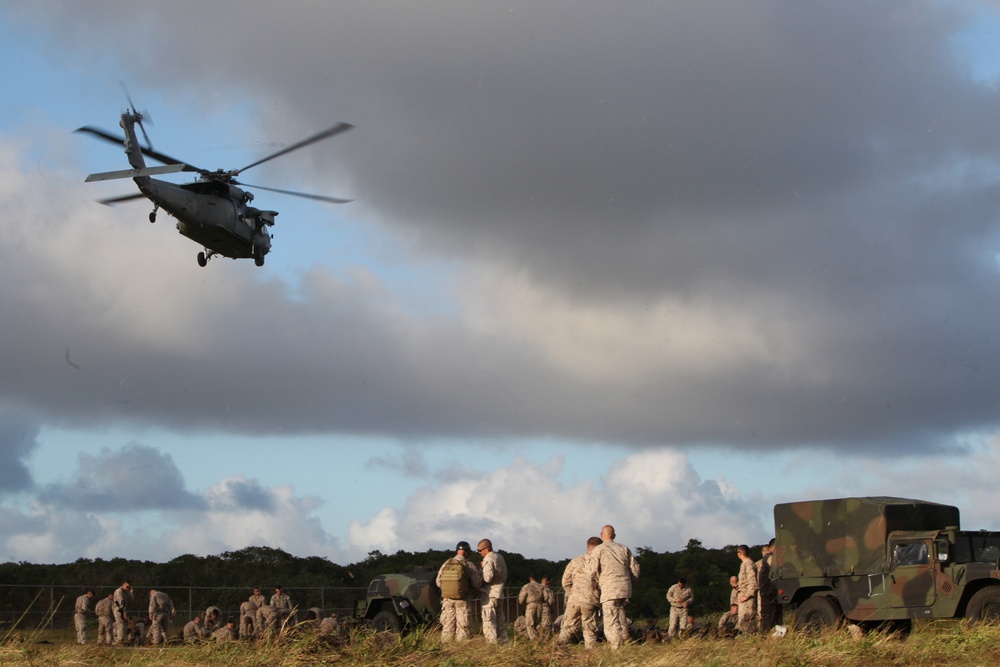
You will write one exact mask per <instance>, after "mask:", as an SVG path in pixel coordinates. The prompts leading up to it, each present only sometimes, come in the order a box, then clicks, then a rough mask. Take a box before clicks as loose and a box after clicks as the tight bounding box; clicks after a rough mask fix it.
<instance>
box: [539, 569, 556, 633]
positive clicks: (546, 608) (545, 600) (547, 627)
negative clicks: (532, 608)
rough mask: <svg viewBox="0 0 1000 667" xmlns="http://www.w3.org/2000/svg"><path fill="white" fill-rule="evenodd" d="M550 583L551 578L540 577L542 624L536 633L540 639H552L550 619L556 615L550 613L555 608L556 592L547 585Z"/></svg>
mask: <svg viewBox="0 0 1000 667" xmlns="http://www.w3.org/2000/svg"><path fill="white" fill-rule="evenodd" d="M551 583H552V580H551V579H550V578H548V577H542V624H541V626H540V627H539V630H538V635H539V636H540V637H541V638H542V641H548V640H549V639H552V621H553V620H555V617H556V615H555V614H553V613H552V612H553V611H554V610H555V608H556V594H555V593H553V592H552V589H551V588H550V587H549V584H551Z"/></svg>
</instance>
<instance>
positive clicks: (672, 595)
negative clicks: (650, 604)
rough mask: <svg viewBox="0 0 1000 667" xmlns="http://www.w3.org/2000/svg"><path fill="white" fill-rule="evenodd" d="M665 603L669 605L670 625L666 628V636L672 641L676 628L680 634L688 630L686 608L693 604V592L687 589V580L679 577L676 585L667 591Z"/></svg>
mask: <svg viewBox="0 0 1000 667" xmlns="http://www.w3.org/2000/svg"><path fill="white" fill-rule="evenodd" d="M667 602H669V603H670V625H669V626H667V636H668V637H670V638H671V639H673V638H674V636H676V635H677V630H678V628H679V629H680V630H681V631H682V632H683V631H685V630H687V629H688V628H689V625H688V608H689V607H690V606H691V603H692V602H694V591H692V590H691V589H690V588H688V585H687V579H685V578H684V577H680V578H678V579H677V583H676V584H674V585H673V586H671V587H670V588H669V589H667Z"/></svg>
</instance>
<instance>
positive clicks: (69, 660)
mask: <svg viewBox="0 0 1000 667" xmlns="http://www.w3.org/2000/svg"><path fill="white" fill-rule="evenodd" d="M2 636H3V635H2V633H0V637H2ZM997 664H1000V627H998V626H982V627H973V628H970V627H968V626H966V625H965V624H963V623H958V622H938V623H926V624H921V625H919V626H918V627H917V628H916V629H915V630H914V631H913V633H912V634H911V635H910V636H909V637H908V638H906V639H901V638H899V637H898V636H895V635H886V634H879V633H872V634H868V635H865V636H864V637H862V638H860V639H854V638H852V637H851V635H850V634H849V633H848V632H847V631H846V630H841V631H836V632H829V633H826V634H823V635H819V636H816V637H807V636H803V635H795V634H791V633H790V634H789V635H788V636H787V637H784V638H782V639H776V638H770V637H740V638H737V639H715V638H706V639H701V638H688V639H683V640H677V641H673V642H670V643H665V644H635V645H630V646H626V647H625V648H623V649H621V650H618V651H612V650H610V649H609V648H608V647H607V646H604V645H601V646H599V647H598V648H597V649H595V650H590V651H588V650H585V649H584V648H583V647H582V646H558V645H556V644H554V643H545V644H538V643H533V642H528V641H511V642H508V643H507V644H504V645H501V646H491V645H488V644H486V643H485V642H484V641H483V640H482V638H481V637H479V638H475V639H473V640H470V641H468V642H464V643H461V644H442V643H441V641H440V634H439V633H438V632H437V631H434V630H431V631H426V632H416V633H412V634H409V635H406V636H404V637H396V636H393V635H387V634H376V633H372V632H368V631H353V632H352V633H351V634H349V635H343V636H340V637H332V638H331V637H328V636H319V635H316V634H302V635H300V636H297V637H286V638H281V639H278V640H275V641H271V642H266V643H259V644H250V643H244V642H234V643H230V644H212V643H208V644H200V645H196V646H188V645H183V644H175V645H170V646H167V647H164V648H151V647H144V648H131V647H126V648H109V647H100V646H93V645H87V646H77V645H76V644H75V643H74V638H73V633H72V632H71V631H42V632H36V633H34V634H33V635H31V637H30V638H29V637H28V636H20V637H18V636H17V635H12V636H11V637H8V638H7V641H5V642H4V643H3V644H2V645H0V667H7V666H8V665H10V666H20V665H25V666H28V667H46V666H49V665H94V666H98V665H129V666H134V667H147V666H148V667H153V666H156V667H160V666H166V667H187V666H193V665H219V666H220V667H221V666H225V667H258V666H259V667H264V666H272V665H282V666H284V665H289V666H296V665H303V666H305V665H310V666H311V665H317V666H318V665H344V666H352V665H387V666H390V667H411V666H415V667H423V666H431V665H435V666H437V665H446V666H449V667H461V666H465V665H468V666H472V665H490V667H527V666H529V665H560V666H562V665H565V666H568V667H598V666H608V667H611V666H615V667H617V666H622V667H627V666H630V665H677V666H682V665H683V666H684V667H691V666H692V665H706V666H710V667H729V666H732V667H747V666H748V665H754V666H756V665H774V666H782V667H798V666H806V665H810V666H811V665H828V666H831V667H854V666H857V667H861V666H865V667H867V666H868V665H894V666H901V665H915V666H916V665H919V666H921V667H925V666H932V665H948V666H954V665H959V666H960V665H990V666H991V667H992V666H993V665H997Z"/></svg>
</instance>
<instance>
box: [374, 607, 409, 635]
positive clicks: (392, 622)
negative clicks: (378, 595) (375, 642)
mask: <svg viewBox="0 0 1000 667" xmlns="http://www.w3.org/2000/svg"><path fill="white" fill-rule="evenodd" d="M371 625H372V628H373V629H374V630H376V631H377V632H395V633H397V634H398V633H399V631H400V630H402V629H403V624H402V623H400V622H399V617H398V616H396V614H394V613H393V612H391V611H380V612H379V613H377V614H375V618H373V619H372V623H371Z"/></svg>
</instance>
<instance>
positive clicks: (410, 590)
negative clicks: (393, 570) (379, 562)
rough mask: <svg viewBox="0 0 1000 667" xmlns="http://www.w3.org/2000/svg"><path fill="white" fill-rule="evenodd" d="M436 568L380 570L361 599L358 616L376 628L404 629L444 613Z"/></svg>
mask: <svg viewBox="0 0 1000 667" xmlns="http://www.w3.org/2000/svg"><path fill="white" fill-rule="evenodd" d="M436 577H437V571H435V570H419V571H417V572H411V573H409V574H380V575H378V576H377V577H375V578H374V579H372V582H371V583H370V584H369V585H368V593H367V594H366V596H365V599H364V600H358V604H357V609H356V610H355V616H356V617H357V618H358V619H361V620H364V621H366V622H367V623H368V625H369V626H370V627H372V628H374V629H375V630H379V631H390V632H404V631H406V630H410V629H412V628H415V627H417V626H419V625H424V624H427V623H433V622H434V621H436V620H437V618H438V616H439V615H440V614H441V590H440V589H439V588H438V587H437V584H436V583H435V581H434V580H435V578H436Z"/></svg>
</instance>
